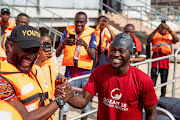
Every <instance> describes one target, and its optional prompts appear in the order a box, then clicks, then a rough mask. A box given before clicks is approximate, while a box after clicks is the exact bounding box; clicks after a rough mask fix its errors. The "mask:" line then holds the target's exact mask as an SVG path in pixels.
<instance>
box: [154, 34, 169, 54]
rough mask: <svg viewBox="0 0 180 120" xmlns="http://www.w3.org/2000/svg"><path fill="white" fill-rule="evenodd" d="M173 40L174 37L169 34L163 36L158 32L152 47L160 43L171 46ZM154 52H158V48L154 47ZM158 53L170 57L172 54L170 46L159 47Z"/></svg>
mask: <svg viewBox="0 0 180 120" xmlns="http://www.w3.org/2000/svg"><path fill="white" fill-rule="evenodd" d="M172 40H173V37H172V35H171V34H170V33H169V32H166V34H165V35H161V34H160V33H159V32H157V33H156V34H155V35H154V37H153V40H152V45H156V44H160V43H167V44H169V45H171V44H172ZM152 51H154V52H157V46H153V48H152ZM158 52H161V53H163V54H166V55H169V54H171V47H170V46H168V45H163V46H158Z"/></svg>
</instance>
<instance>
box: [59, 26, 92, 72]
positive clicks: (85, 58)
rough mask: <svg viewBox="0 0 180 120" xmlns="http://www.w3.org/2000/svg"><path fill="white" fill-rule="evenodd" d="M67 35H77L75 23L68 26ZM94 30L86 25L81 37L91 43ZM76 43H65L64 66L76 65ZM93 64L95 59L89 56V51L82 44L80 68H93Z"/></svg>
mask: <svg viewBox="0 0 180 120" xmlns="http://www.w3.org/2000/svg"><path fill="white" fill-rule="evenodd" d="M66 30H67V37H69V34H74V35H76V31H75V25H71V26H68V27H66ZM93 32H94V29H93V28H90V27H84V31H83V33H82V34H81V35H80V36H79V39H83V40H84V41H85V42H86V44H87V45H89V43H90V40H91V34H92V33H93ZM76 38H77V36H76ZM75 48H76V45H72V46H70V45H65V48H64V58H63V62H62V65H63V66H74V52H75ZM92 66H93V60H92V59H91V58H90V57H89V54H88V52H87V51H86V50H85V48H84V46H81V52H80V59H79V60H78V66H77V67H78V68H83V69H88V70H91V69H92Z"/></svg>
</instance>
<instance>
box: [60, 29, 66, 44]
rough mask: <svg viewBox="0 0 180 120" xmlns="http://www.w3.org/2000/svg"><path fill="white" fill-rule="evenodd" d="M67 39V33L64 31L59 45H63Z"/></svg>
mask: <svg viewBox="0 0 180 120" xmlns="http://www.w3.org/2000/svg"><path fill="white" fill-rule="evenodd" d="M66 37H67V31H64V32H63V36H62V38H61V40H60V42H59V44H61V43H62V42H63V41H64V39H65V38H66Z"/></svg>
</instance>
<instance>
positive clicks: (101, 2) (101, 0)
mask: <svg viewBox="0 0 180 120" xmlns="http://www.w3.org/2000/svg"><path fill="white" fill-rule="evenodd" d="M100 9H101V15H102V14H103V0H100Z"/></svg>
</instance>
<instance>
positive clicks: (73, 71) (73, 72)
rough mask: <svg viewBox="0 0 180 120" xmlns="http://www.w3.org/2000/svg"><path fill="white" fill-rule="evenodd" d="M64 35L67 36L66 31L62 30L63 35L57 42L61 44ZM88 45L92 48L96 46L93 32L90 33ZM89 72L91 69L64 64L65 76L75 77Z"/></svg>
mask: <svg viewBox="0 0 180 120" xmlns="http://www.w3.org/2000/svg"><path fill="white" fill-rule="evenodd" d="M77 36H78V35H77ZM66 37H67V31H64V33H63V36H62V38H61V41H60V43H59V44H61V43H62V42H63V40H64V39H65V38H66ZM89 47H90V48H94V49H96V48H97V46H96V36H95V35H94V33H92V34H91V40H90V42H89ZM91 72H92V70H87V69H82V68H78V67H77V66H66V72H65V76H66V77H77V76H80V75H85V74H90V73H91Z"/></svg>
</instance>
